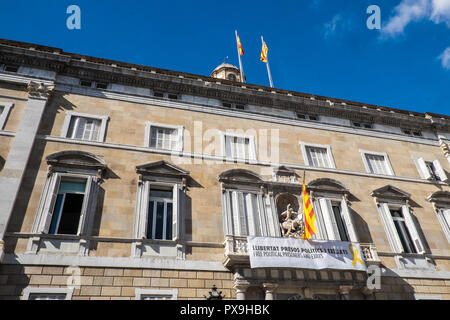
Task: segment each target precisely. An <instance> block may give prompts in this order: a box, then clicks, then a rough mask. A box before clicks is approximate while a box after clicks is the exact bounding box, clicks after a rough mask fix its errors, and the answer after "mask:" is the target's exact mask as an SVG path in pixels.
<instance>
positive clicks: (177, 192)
mask: <svg viewBox="0 0 450 320" xmlns="http://www.w3.org/2000/svg"><path fill="white" fill-rule="evenodd" d="M181 193H182V190H181V189H180V187H179V185H178V184H176V185H174V186H173V209H172V214H173V218H172V237H173V240H178V239H179V238H180V212H181V199H180V198H181V197H182V194H181Z"/></svg>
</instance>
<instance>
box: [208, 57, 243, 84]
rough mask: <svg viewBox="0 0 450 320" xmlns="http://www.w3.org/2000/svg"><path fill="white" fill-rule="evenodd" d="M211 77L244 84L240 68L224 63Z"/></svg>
mask: <svg viewBox="0 0 450 320" xmlns="http://www.w3.org/2000/svg"><path fill="white" fill-rule="evenodd" d="M211 77H213V78H217V79H226V80H230V81H237V82H242V80H241V72H240V70H239V68H238V67H236V66H233V65H232V64H229V63H226V62H224V63H222V64H221V65H220V66H218V67H217V68H215V69H214V71H213V72H212V73H211Z"/></svg>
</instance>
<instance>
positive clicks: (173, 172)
mask: <svg viewBox="0 0 450 320" xmlns="http://www.w3.org/2000/svg"><path fill="white" fill-rule="evenodd" d="M136 172H137V173H138V174H139V175H141V177H145V178H147V179H153V180H157V181H160V180H161V179H162V180H167V179H168V180H170V181H174V182H178V181H186V177H188V176H189V171H186V170H184V169H182V168H180V167H177V166H176V165H174V164H172V163H170V162H167V161H165V160H161V161H157V162H151V163H147V164H144V165H141V166H137V167H136Z"/></svg>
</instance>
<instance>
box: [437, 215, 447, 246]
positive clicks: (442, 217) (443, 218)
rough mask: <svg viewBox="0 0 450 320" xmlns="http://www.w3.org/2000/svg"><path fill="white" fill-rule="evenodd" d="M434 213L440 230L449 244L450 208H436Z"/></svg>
mask: <svg viewBox="0 0 450 320" xmlns="http://www.w3.org/2000/svg"><path fill="white" fill-rule="evenodd" d="M436 213H437V216H438V220H439V223H440V224H441V226H442V230H443V231H444V233H445V236H446V237H447V240H448V242H449V243H450V207H437V208H436Z"/></svg>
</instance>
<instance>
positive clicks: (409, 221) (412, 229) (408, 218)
mask: <svg viewBox="0 0 450 320" xmlns="http://www.w3.org/2000/svg"><path fill="white" fill-rule="evenodd" d="M402 213H403V216H404V217H405V222H406V226H407V227H408V231H409V233H410V235H411V237H412V241H413V242H414V246H415V247H416V250H417V252H418V253H425V247H424V245H423V242H422V240H421V239H420V236H419V232H418V231H417V226H416V224H415V223H414V220H413V217H412V215H411V211H410V210H409V208H408V207H407V206H406V205H405V206H402Z"/></svg>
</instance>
